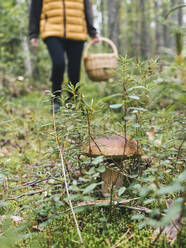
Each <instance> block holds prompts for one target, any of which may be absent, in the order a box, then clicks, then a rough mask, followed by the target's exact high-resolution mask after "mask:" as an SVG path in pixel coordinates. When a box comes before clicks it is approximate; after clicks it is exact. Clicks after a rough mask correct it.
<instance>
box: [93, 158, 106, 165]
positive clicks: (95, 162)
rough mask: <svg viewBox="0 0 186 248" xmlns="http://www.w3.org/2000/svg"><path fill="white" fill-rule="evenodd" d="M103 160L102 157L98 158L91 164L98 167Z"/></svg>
mask: <svg viewBox="0 0 186 248" xmlns="http://www.w3.org/2000/svg"><path fill="white" fill-rule="evenodd" d="M103 160H104V156H99V157H97V158H95V159H94V160H93V161H92V163H93V164H94V165H98V164H100V163H101V162H103Z"/></svg>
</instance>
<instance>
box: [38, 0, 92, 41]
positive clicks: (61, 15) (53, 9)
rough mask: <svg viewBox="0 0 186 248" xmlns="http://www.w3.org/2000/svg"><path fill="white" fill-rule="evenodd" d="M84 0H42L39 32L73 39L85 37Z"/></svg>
mask: <svg viewBox="0 0 186 248" xmlns="http://www.w3.org/2000/svg"><path fill="white" fill-rule="evenodd" d="M84 8H85V6H84V0H43V5H42V11H41V20H40V33H41V38H42V39H45V38H47V37H49V36H57V37H64V38H66V39H73V40H86V39H87V26H86V19H85V10H84Z"/></svg>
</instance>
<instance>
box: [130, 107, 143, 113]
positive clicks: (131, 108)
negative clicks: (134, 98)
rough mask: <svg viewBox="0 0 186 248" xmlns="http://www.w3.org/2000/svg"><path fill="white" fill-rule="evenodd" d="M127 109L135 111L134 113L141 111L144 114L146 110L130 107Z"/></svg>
mask: <svg viewBox="0 0 186 248" xmlns="http://www.w3.org/2000/svg"><path fill="white" fill-rule="evenodd" d="M128 109H129V110H136V111H143V112H146V111H147V109H145V108H141V107H139V108H135V107H130V108H128Z"/></svg>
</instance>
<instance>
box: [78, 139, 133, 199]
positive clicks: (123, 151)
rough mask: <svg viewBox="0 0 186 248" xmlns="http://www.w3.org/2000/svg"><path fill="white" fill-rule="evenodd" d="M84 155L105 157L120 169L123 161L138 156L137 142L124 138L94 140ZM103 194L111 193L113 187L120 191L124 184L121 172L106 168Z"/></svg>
mask: <svg viewBox="0 0 186 248" xmlns="http://www.w3.org/2000/svg"><path fill="white" fill-rule="evenodd" d="M83 154H85V155H87V156H89V157H97V156H101V155H103V156H104V157H105V158H108V160H109V161H112V162H114V164H115V166H117V167H118V168H119V169H120V168H121V166H122V164H121V161H122V160H124V159H127V158H128V156H130V155H135V154H138V149H137V142H136V140H129V138H128V137H126V138H125V137H124V136H119V135H116V136H109V137H101V138H98V139H94V140H93V141H91V142H90V145H89V146H87V147H85V149H84V150H83ZM102 180H103V184H102V194H103V195H104V196H105V195H106V194H107V193H110V192H111V189H112V187H113V186H115V188H116V189H119V188H120V187H121V186H122V184H123V175H122V174H121V172H120V171H119V170H113V169H110V168H106V171H105V172H104V173H102Z"/></svg>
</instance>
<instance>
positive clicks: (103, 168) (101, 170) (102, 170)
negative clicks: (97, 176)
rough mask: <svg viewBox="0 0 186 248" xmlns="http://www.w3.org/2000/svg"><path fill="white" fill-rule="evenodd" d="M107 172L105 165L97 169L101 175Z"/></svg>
mask: <svg viewBox="0 0 186 248" xmlns="http://www.w3.org/2000/svg"><path fill="white" fill-rule="evenodd" d="M105 170H106V168H105V165H102V166H99V167H98V168H97V171H98V172H100V173H103V172H105Z"/></svg>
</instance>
